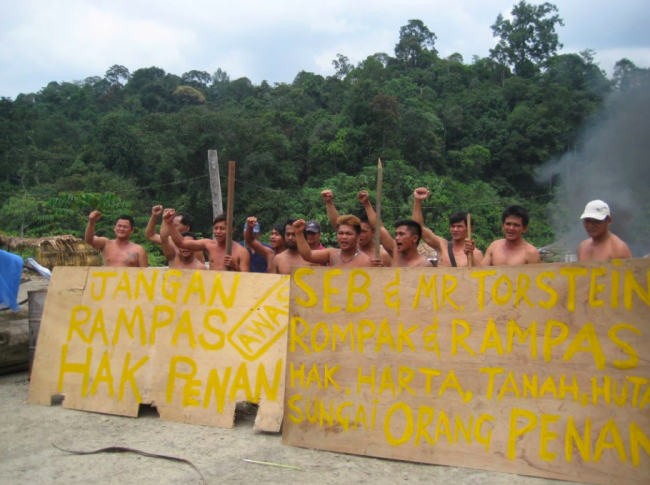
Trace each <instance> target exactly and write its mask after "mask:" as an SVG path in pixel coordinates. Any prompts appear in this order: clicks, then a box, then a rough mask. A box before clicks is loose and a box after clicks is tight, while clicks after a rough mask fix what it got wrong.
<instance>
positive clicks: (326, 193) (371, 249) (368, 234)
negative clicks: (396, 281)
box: [320, 190, 392, 266]
mask: <svg viewBox="0 0 650 485" xmlns="http://www.w3.org/2000/svg"><path fill="white" fill-rule="evenodd" d="M320 196H321V197H322V199H323V202H325V208H326V210H327V217H328V218H329V220H330V223H331V224H332V226H333V227H336V221H337V220H338V218H339V211H337V210H336V206H335V205H334V193H333V192H332V191H331V190H323V191H322V192H321V193H320ZM357 198H358V195H357ZM359 219H360V221H361V233H360V234H359V248H360V249H361V251H363V252H364V253H366V254H367V255H368V257H369V258H370V259H374V257H375V229H374V228H373V226H371V225H370V222H369V221H368V216H363V217H360V218H359ZM379 251H380V253H379V257H380V258H381V260H382V262H383V263H384V266H390V265H391V264H392V262H391V259H390V254H388V252H387V251H386V250H385V249H384V248H381V247H380V250H379Z"/></svg>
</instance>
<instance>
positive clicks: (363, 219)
mask: <svg viewBox="0 0 650 485" xmlns="http://www.w3.org/2000/svg"><path fill="white" fill-rule="evenodd" d="M359 222H361V224H370V220H369V219H368V216H367V215H366V214H362V215H360V216H359Z"/></svg>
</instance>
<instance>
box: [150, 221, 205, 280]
mask: <svg viewBox="0 0 650 485" xmlns="http://www.w3.org/2000/svg"><path fill="white" fill-rule="evenodd" d="M181 237H182V238H183V239H189V240H190V241H195V240H196V236H195V235H194V233H193V232H189V231H185V232H181ZM160 242H161V244H162V248H163V254H164V255H165V258H167V263H168V264H169V267H170V269H196V270H200V271H203V270H205V269H207V268H206V267H205V263H202V262H201V261H199V260H198V259H197V258H196V255H197V254H200V253H198V252H195V251H190V250H189V249H182V248H177V247H176V246H174V245H173V244H172V241H171V239H170V237H169V228H168V227H167V225H166V224H163V225H162V227H161V228H160Z"/></svg>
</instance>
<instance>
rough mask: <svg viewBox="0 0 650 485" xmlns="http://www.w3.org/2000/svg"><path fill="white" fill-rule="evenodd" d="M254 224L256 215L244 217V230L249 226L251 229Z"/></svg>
mask: <svg viewBox="0 0 650 485" xmlns="http://www.w3.org/2000/svg"><path fill="white" fill-rule="evenodd" d="M255 226H257V217H253V216H250V217H249V218H247V219H246V230H248V228H249V227H250V230H251V231H252V230H253V228H254V227H255Z"/></svg>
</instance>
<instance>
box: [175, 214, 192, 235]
mask: <svg viewBox="0 0 650 485" xmlns="http://www.w3.org/2000/svg"><path fill="white" fill-rule="evenodd" d="M176 217H180V218H181V224H183V225H184V226H187V227H189V229H188V231H191V230H192V228H193V227H194V219H193V218H192V216H191V215H189V214H188V213H187V212H184V211H180V212H177V213H176Z"/></svg>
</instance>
